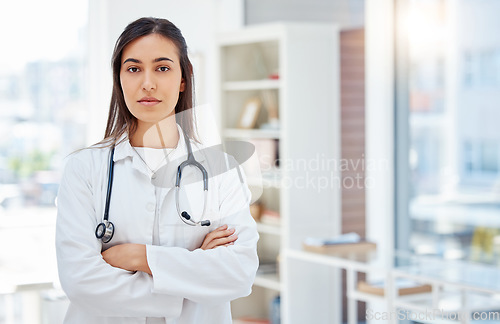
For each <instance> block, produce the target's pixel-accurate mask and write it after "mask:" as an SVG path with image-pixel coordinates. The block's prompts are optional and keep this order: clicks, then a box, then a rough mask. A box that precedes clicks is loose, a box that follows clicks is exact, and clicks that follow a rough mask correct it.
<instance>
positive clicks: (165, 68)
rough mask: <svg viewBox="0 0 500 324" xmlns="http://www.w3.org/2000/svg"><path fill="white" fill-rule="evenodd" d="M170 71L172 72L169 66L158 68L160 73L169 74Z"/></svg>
mask: <svg viewBox="0 0 500 324" xmlns="http://www.w3.org/2000/svg"><path fill="white" fill-rule="evenodd" d="M168 70H170V69H169V68H168V66H160V67H159V68H158V71H160V72H167V71H168Z"/></svg>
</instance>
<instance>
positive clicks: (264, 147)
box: [249, 139, 279, 172]
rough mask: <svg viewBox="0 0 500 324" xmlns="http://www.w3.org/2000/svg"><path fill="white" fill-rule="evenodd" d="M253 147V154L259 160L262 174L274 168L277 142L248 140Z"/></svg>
mask: <svg viewBox="0 0 500 324" xmlns="http://www.w3.org/2000/svg"><path fill="white" fill-rule="evenodd" d="M249 142H250V143H252V144H253V145H254V146H255V152H257V156H258V158H259V163H260V169H261V171H262V172H266V171H270V170H272V169H274V168H275V167H276V161H277V159H278V156H277V151H278V145H279V142H278V140H275V139H252V140H249Z"/></svg>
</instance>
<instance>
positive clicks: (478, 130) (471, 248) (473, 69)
mask: <svg viewBox="0 0 500 324" xmlns="http://www.w3.org/2000/svg"><path fill="white" fill-rule="evenodd" d="M396 3H397V7H398V16H397V17H398V23H397V27H398V28H400V29H401V30H406V33H404V35H405V37H400V38H398V39H397V42H398V46H397V48H398V49H399V50H398V54H397V59H398V60H399V61H398V62H399V63H400V64H398V69H399V70H398V71H397V72H398V73H397V75H398V76H397V85H398V86H397V90H396V92H397V96H398V98H399V100H398V101H397V102H399V103H401V102H403V103H405V104H404V105H400V106H398V107H396V114H399V115H400V116H401V115H403V116H404V118H405V119H406V120H407V121H408V127H406V128H405V127H398V128H397V132H399V133H398V134H396V147H397V149H398V150H401V151H404V152H407V156H406V157H405V158H398V159H399V160H398V161H396V165H397V168H398V174H403V175H404V177H406V179H405V181H404V183H401V182H398V184H397V186H405V188H404V190H398V189H396V192H401V193H404V195H405V196H402V195H403V194H398V193H397V194H396V195H397V196H396V201H397V202H398V203H399V204H404V206H403V207H402V208H398V211H399V212H398V213H397V216H396V217H397V219H396V221H397V222H398V224H399V225H401V224H403V225H402V226H403V228H405V229H406V230H405V232H406V233H410V234H409V235H407V236H405V237H402V236H400V237H398V239H397V242H398V243H397V245H398V246H397V247H398V248H400V249H405V250H410V251H412V252H413V253H417V254H433V255H438V256H441V257H444V258H451V259H464V260H471V261H477V262H484V263H493V264H498V263H499V260H500V244H499V242H500V198H499V197H500V166H499V162H500V161H499V160H500V156H499V154H500V128H499V127H498V121H499V120H500V110H499V109H498V102H499V101H500V65H499V62H500V60H499V57H500V55H499V53H500V38H498V37H497V36H496V30H498V29H499V28H500V20H498V17H497V16H498V15H497V13H498V12H500V2H498V1H495V0H484V1H466V0H457V1H443V0H397V2H396ZM405 105H406V106H405ZM406 139H407V140H406ZM406 193H407V194H406ZM400 211H405V212H400ZM399 228H401V227H399ZM485 228H487V229H488V233H489V234H491V235H488V236H487V237H484V235H482V234H481V233H482V232H484V230H485ZM396 235H398V234H397V233H396ZM479 237H481V239H478V238H479Z"/></svg>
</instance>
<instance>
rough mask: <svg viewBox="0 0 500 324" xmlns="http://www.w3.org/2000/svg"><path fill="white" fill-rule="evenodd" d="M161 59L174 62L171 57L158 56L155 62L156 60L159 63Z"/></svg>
mask: <svg viewBox="0 0 500 324" xmlns="http://www.w3.org/2000/svg"><path fill="white" fill-rule="evenodd" d="M160 61H170V62H172V63H174V61H172V60H171V59H169V58H168V57H158V58H156V59H155V60H154V61H153V62H154V63H158V62H160Z"/></svg>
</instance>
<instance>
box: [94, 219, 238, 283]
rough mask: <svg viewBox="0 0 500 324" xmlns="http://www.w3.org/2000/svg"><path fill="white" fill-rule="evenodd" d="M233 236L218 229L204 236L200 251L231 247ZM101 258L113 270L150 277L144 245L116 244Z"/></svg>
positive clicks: (226, 231)
mask: <svg viewBox="0 0 500 324" xmlns="http://www.w3.org/2000/svg"><path fill="white" fill-rule="evenodd" d="M233 234H234V229H229V228H228V226H227V225H223V226H221V227H218V228H216V229H215V230H213V231H212V232H210V233H208V234H207V235H206V236H205V239H204V240H203V243H202V244H201V247H200V249H202V250H210V249H215V248H216V247H224V246H229V245H232V244H234V241H236V240H237V239H238V236H237V235H233ZM102 257H103V259H104V261H106V262H107V263H108V264H109V265H111V266H113V267H115V268H120V269H124V270H128V271H142V272H145V273H148V274H150V275H151V269H150V268H149V265H148V260H147V256H146V245H144V244H134V243H126V244H118V245H115V246H113V247H111V248H109V249H107V250H106V251H104V252H102Z"/></svg>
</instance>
